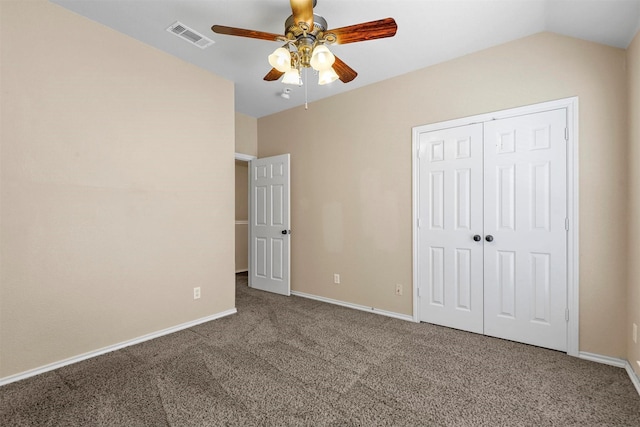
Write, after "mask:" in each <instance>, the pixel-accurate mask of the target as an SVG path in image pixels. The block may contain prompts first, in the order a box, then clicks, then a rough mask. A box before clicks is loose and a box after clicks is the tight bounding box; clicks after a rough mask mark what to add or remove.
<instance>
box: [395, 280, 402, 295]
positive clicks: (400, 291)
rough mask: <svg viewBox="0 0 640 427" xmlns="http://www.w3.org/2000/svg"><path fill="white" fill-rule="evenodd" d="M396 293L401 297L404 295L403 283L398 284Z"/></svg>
mask: <svg viewBox="0 0 640 427" xmlns="http://www.w3.org/2000/svg"><path fill="white" fill-rule="evenodd" d="M396 295H397V296H399V297H401V296H402V285H401V284H400V283H398V284H396Z"/></svg>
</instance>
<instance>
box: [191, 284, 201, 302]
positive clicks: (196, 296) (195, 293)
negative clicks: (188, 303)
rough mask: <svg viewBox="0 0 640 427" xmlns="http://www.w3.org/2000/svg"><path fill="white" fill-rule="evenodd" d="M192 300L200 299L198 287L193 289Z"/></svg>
mask: <svg viewBox="0 0 640 427" xmlns="http://www.w3.org/2000/svg"><path fill="white" fill-rule="evenodd" d="M193 299H200V286H198V287H197V288H193Z"/></svg>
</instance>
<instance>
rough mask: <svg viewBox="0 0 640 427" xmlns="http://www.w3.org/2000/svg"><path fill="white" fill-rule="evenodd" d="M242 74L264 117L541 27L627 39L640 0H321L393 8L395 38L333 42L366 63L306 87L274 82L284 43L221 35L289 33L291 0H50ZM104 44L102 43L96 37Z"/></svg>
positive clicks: (366, 14)
mask: <svg viewBox="0 0 640 427" xmlns="http://www.w3.org/2000/svg"><path fill="white" fill-rule="evenodd" d="M51 1H52V2H53V3H57V4H59V5H61V6H63V7H65V8H67V9H69V10H72V11H74V12H76V13H78V14H80V15H83V16H86V17H87V18H90V19H92V20H94V21H97V22H100V23H102V24H104V25H106V26H108V27H111V28H113V29H115V30H117V31H120V32H122V33H124V34H127V35H129V36H131V37H133V38H135V39H138V40H140V41H142V42H144V43H146V44H149V45H151V46H154V47H156V48H158V49H161V50H163V51H165V52H168V53H169V54H171V55H174V56H176V57H178V58H181V59H183V60H185V61H188V62H190V63H193V64H195V65H197V66H199V67H202V68H204V69H206V70H209V71H211V72H212V73H214V74H216V75H219V76H222V77H224V78H227V79H229V80H232V81H233V82H235V107H236V108H235V109H236V111H238V112H241V113H244V114H247V115H249V116H253V117H262V116H265V115H268V114H273V113H276V112H278V111H282V110H286V109H289V108H292V107H295V106H299V105H302V104H304V102H305V90H307V91H308V94H307V96H308V100H309V102H312V101H315V100H318V99H322V98H326V97H328V96H332V95H335V94H338V93H341V92H345V91H348V90H352V89H356V88H358V87H362V86H365V85H368V84H371V83H375V82H378V81H381V80H384V79H388V78H391V77H394V76H398V75H401V74H405V73H408V72H410V71H413V70H417V69H420V68H424V67H428V66H430V65H433V64H437V63H440V62H443V61H447V60H449V59H452V58H456V57H459V56H462V55H465V54H468V53H471V52H475V51H478V50H481V49H486V48H488V47H491V46H495V45H498V44H502V43H506V42H508V41H511V40H515V39H518V38H521V37H525V36H528V35H530V34H534V33H537V32H540V31H552V32H556V33H560V34H565V35H568V36H573V37H578V38H581V39H585V40H590V41H595V42H599V43H603V44H607V45H610V46H616V47H620V48H626V47H627V46H628V44H629V43H630V42H631V40H632V38H633V36H634V35H635V34H636V31H638V29H639V28H640V0H318V3H317V6H316V7H315V9H314V12H315V13H316V14H318V15H321V16H323V17H324V18H325V19H326V20H327V22H328V26H329V28H338V27H343V26H346V25H352V24H358V23H361V22H366V21H372V20H376V19H382V18H387V17H392V18H394V19H395V20H396V22H397V24H398V32H397V34H396V36H395V37H393V38H388V39H381V40H372V41H366V42H361V43H354V44H347V45H343V46H331V47H330V49H331V50H332V51H333V52H334V53H335V54H336V55H337V56H339V57H340V58H341V59H342V60H343V61H344V62H346V63H347V64H348V65H349V66H351V67H352V68H353V69H355V70H356V71H357V72H358V77H357V78H356V79H355V80H354V81H352V82H351V83H347V84H344V83H342V82H340V81H336V82H334V83H332V84H330V85H325V86H318V85H317V84H316V81H317V77H316V76H314V75H313V71H312V70H311V69H308V79H307V80H305V85H304V86H303V87H298V86H287V87H290V88H291V89H292V92H291V98H290V99H289V100H285V99H283V98H282V97H280V96H279V95H280V93H282V90H283V89H284V87H285V85H284V84H282V83H281V82H279V81H276V82H265V81H263V80H262V78H263V77H264V75H265V74H266V73H267V72H268V71H269V70H270V69H271V67H270V66H269V64H268V62H267V56H268V55H269V54H270V53H271V52H272V51H273V50H274V49H275V48H277V47H279V46H280V44H279V43H277V42H269V41H264V40H255V39H248V38H243V37H232V36H224V35H218V34H214V33H213V32H212V31H211V26H212V25H213V24H220V25H227V26H232V27H240V28H246V29H253V30H260V31H266V32H271V33H278V34H281V33H283V32H284V21H285V19H286V18H287V17H288V16H289V15H290V14H291V8H290V4H289V1H287V0H126V1H125V0H51ZM175 21H181V22H182V23H183V24H185V25H187V26H189V27H191V28H193V29H195V30H196V31H198V32H200V33H201V34H203V35H205V36H207V37H209V38H211V39H213V40H214V41H215V44H213V45H212V46H210V47H208V48H206V49H204V50H202V49H199V48H198V47H196V46H193V45H191V44H189V43H187V42H186V41H184V40H182V39H180V38H178V37H176V36H175V35H172V34H170V33H168V32H167V31H165V30H166V28H167V27H169V25H171V24H172V23H174V22H175ZM96 49H100V46H96Z"/></svg>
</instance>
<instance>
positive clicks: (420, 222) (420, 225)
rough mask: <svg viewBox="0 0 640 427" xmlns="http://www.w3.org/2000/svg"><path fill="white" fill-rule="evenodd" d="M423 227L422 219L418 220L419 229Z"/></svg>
mask: <svg viewBox="0 0 640 427" xmlns="http://www.w3.org/2000/svg"><path fill="white" fill-rule="evenodd" d="M421 227H422V219H420V218H418V228H421Z"/></svg>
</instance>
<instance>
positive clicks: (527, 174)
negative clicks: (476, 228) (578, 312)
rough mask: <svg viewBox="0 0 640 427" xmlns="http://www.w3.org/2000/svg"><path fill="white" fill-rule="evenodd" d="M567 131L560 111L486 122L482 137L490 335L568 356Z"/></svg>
mask: <svg viewBox="0 0 640 427" xmlns="http://www.w3.org/2000/svg"><path fill="white" fill-rule="evenodd" d="M565 128H566V110H564V109H561V110H554V111H547V112H543V113H536V114H528V115H526V116H520V117H514V118H508V119H502V120H494V121H491V122H487V123H485V132H484V146H485V157H484V161H485V170H484V180H485V192H484V205H485V210H484V233H485V236H486V238H485V241H484V258H485V269H484V310H485V311H484V331H485V334H486V335H491V336H495V337H500V338H506V339H509V340H514V341H520V342H524V343H527V344H533V345H538V346H542V347H547V348H552V349H556V350H562V351H566V349H567V329H566V328H567V323H566V319H565V311H566V307H567V232H566V223H565V221H566V218H567V201H566V200H567V199H566V191H567V190H566V189H567V169H566V165H567V160H566V143H565ZM489 236H491V237H489ZM487 240H491V241H490V242H489V241H487Z"/></svg>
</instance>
